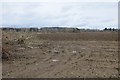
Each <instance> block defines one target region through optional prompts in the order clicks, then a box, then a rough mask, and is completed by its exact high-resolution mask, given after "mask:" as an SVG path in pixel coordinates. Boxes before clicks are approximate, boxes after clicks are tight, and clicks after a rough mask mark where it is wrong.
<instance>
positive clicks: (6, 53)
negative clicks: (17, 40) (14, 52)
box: [2, 47, 11, 60]
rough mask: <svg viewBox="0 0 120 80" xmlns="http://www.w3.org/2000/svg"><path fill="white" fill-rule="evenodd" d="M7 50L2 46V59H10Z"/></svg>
mask: <svg viewBox="0 0 120 80" xmlns="http://www.w3.org/2000/svg"><path fill="white" fill-rule="evenodd" d="M9 51H10V50H9V49H7V48H6V47H2V59H6V60H8V59H10V55H11V54H10V52H9Z"/></svg>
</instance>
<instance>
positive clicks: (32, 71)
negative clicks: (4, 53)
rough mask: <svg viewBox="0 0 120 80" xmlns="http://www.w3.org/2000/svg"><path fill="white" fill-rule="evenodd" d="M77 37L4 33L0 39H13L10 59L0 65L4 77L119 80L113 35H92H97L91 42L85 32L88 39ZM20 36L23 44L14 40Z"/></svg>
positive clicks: (116, 47) (67, 34) (115, 44)
mask: <svg viewBox="0 0 120 80" xmlns="http://www.w3.org/2000/svg"><path fill="white" fill-rule="evenodd" d="M63 34H65V35H63ZM80 34H81V33H76V34H73V33H57V34H54V33H49V34H46V33H39V32H36V33H24V32H23V33H22V32H18V33H16V32H3V37H5V36H8V38H9V40H11V41H12V40H13V42H11V44H10V45H12V48H11V51H10V53H11V55H12V56H10V59H9V60H3V62H2V63H3V65H2V68H3V69H2V70H3V72H2V73H3V74H2V75H3V78H110V77H112V78H113V77H118V42H117V38H116V37H115V36H116V33H107V32H105V33H104V35H105V36H104V37H107V36H106V35H108V36H109V37H107V38H103V37H101V38H100V37H98V36H101V34H103V32H101V33H98V34H97V33H91V35H92V34H96V35H97V36H92V39H91V37H90V36H87V34H86V33H85V34H84V36H87V37H82V35H83V34H82V35H80ZM21 35H23V36H24V38H27V39H25V44H17V43H16V42H15V41H14V40H16V39H17V38H18V37H19V36H21ZM44 35H45V36H44ZM46 35H47V36H46ZM75 35H79V37H78V36H75ZM88 35H90V34H88ZM110 35H112V36H113V38H111V37H110ZM71 36H72V37H71ZM58 38H59V39H58ZM102 38H103V39H102ZM100 39H101V40H100ZM3 42H4V41H3ZM3 46H4V45H3Z"/></svg>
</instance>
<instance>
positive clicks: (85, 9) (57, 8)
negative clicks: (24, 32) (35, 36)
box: [0, 2, 118, 28]
mask: <svg viewBox="0 0 120 80" xmlns="http://www.w3.org/2000/svg"><path fill="white" fill-rule="evenodd" d="M2 9H3V10H2V14H0V15H2V17H3V19H2V22H3V24H2V25H21V26H23V25H24V26H28V25H29V26H75V27H84V28H103V27H105V26H114V25H117V22H118V21H117V17H118V15H117V13H118V9H117V3H114V2H109V3H107V2H104V3H103V2H101V3H100V2H93V3H89V2H80V3H79V2H78V3H77V2H74V3H70V2H67V3H55V2H51V3H50V2H44V3H43V2H41V3H27V2H24V3H15V2H14V3H3V6H2ZM96 26H97V27H96ZM98 26H99V27H98Z"/></svg>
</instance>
